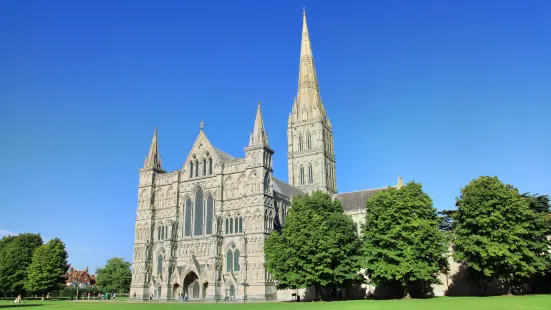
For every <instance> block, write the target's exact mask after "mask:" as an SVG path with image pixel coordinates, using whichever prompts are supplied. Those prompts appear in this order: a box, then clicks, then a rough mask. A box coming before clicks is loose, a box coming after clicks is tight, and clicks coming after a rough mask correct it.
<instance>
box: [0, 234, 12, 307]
mask: <svg viewBox="0 0 551 310" xmlns="http://www.w3.org/2000/svg"><path fill="white" fill-rule="evenodd" d="M15 238H16V237H15V236H5V237H2V239H0V296H4V295H6V294H7V293H8V292H9V291H10V290H11V289H10V288H9V287H8V286H7V285H6V283H8V272H7V271H6V265H5V261H6V250H7V249H8V246H9V244H10V242H12V241H13V240H15Z"/></svg>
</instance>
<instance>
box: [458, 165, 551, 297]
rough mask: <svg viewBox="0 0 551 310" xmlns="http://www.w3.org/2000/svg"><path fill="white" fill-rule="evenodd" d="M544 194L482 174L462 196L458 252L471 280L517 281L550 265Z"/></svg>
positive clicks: (460, 200)
mask: <svg viewBox="0 0 551 310" xmlns="http://www.w3.org/2000/svg"><path fill="white" fill-rule="evenodd" d="M540 199H541V198H537V197H531V196H529V195H526V196H524V197H523V196H522V195H521V194H520V193H519V192H518V190H517V189H516V188H514V187H513V186H511V185H506V184H503V183H502V182H501V181H500V180H499V179H498V178H497V177H489V176H481V177H479V178H477V179H475V180H473V181H471V182H470V183H469V184H468V185H467V186H465V187H464V188H462V189H461V196H460V197H459V198H458V199H457V206H458V209H457V212H456V213H455V214H454V215H453V219H454V221H455V222H456V228H455V232H454V235H455V237H454V257H455V260H456V261H458V262H462V263H466V264H467V266H468V272H469V275H470V276H471V277H472V279H474V280H477V282H479V283H482V284H483V285H484V287H486V282H488V281H490V280H491V279H498V280H502V281H506V282H509V283H510V284H511V283H514V282H516V281H521V280H523V279H526V278H528V277H531V276H533V275H535V274H541V273H542V272H543V271H544V270H545V269H547V268H548V266H549V253H548V246H549V242H548V241H547V240H546V238H545V235H546V234H547V233H548V232H549V230H548V229H547V228H546V227H547V226H546V222H545V217H544V216H543V213H545V212H546V211H545V207H544V205H545V204H546V203H547V210H549V206H548V201H547V202H546V203H542V202H544V201H542V200H540Z"/></svg>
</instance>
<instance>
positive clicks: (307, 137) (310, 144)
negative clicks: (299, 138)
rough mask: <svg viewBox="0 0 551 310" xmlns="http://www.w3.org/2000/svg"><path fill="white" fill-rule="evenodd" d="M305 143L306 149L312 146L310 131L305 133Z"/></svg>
mask: <svg viewBox="0 0 551 310" xmlns="http://www.w3.org/2000/svg"><path fill="white" fill-rule="evenodd" d="M306 144H307V147H308V149H311V148H312V135H311V134H310V133H307V134H306Z"/></svg>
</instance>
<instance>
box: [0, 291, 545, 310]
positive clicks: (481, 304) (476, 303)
mask: <svg viewBox="0 0 551 310" xmlns="http://www.w3.org/2000/svg"><path fill="white" fill-rule="evenodd" d="M31 305H32V306H35V305H36V306H37V307H29V306H31ZM20 307H23V308H26V309H27V310H32V309H35V310H39V309H42V310H56V309H82V310H96V309H97V310H100V309H112V310H126V309H128V310H130V309H138V310H140V309H143V310H146V309H147V310H149V309H151V310H172V309H186V310H188V309H189V310H237V309H255V310H256V309H258V310H272V309H273V310H275V309H282V308H283V309H285V310H293V309H313V310H314V309H315V310H356V309H358V310H360V309H361V310H371V309H373V310H386V309H396V310H400V309H408V310H416V309H419V310H431V309H435V310H455V309H458V310H459V309H461V310H464V309H465V310H477V309H480V310H482V309H483V310H492V309H496V310H508V309H522V310H525V309H526V310H528V309H530V310H536V309H537V310H544V309H545V310H551V295H534V296H502V297H439V298H433V299H426V300H413V299H408V300H358V301H341V302H316V303H313V302H300V303H297V302H289V303H281V302H270V303H247V304H242V303H235V302H230V303H228V302H226V303H224V302H222V303H219V304H212V303H186V304H180V303H167V304H163V303H127V302H124V301H119V302H116V303H113V302H109V303H107V302H86V301H79V302H70V301H53V302H41V301H28V302H24V303H23V304H21V305H13V304H9V303H8V301H0V308H2V309H10V310H11V309H15V308H20Z"/></svg>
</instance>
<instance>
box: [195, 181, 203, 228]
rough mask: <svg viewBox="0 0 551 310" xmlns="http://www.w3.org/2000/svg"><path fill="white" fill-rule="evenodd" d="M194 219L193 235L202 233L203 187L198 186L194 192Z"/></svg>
mask: <svg viewBox="0 0 551 310" xmlns="http://www.w3.org/2000/svg"><path fill="white" fill-rule="evenodd" d="M194 215H195V219H194V222H195V223H194V225H193V226H194V229H193V235H194V236H200V235H202V234H203V189H202V188H200V187H199V189H197V191H196V192H195V214H194Z"/></svg>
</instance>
